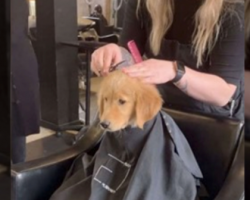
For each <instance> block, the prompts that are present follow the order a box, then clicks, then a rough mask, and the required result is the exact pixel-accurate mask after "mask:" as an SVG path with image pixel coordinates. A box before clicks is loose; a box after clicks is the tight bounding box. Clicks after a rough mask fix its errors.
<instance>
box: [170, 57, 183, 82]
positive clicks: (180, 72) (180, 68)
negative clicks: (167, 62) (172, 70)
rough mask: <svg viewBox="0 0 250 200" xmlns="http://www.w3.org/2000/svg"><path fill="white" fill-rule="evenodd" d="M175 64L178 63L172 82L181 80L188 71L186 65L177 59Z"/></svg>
mask: <svg viewBox="0 0 250 200" xmlns="http://www.w3.org/2000/svg"><path fill="white" fill-rule="evenodd" d="M175 64H176V76H175V77H174V79H173V80H172V81H171V82H172V83H177V82H178V81H180V80H181V78H182V77H183V75H184V74H185V73H186V71H185V65H184V64H183V63H182V62H180V61H176V62H175Z"/></svg>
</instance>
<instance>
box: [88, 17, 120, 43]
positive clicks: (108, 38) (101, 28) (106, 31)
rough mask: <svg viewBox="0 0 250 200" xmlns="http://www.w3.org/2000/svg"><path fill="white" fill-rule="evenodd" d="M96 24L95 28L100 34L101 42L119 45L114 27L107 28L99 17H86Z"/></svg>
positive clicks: (99, 39)
mask: <svg viewBox="0 0 250 200" xmlns="http://www.w3.org/2000/svg"><path fill="white" fill-rule="evenodd" d="M84 18H86V19H90V20H92V21H94V22H95V25H93V28H94V29H95V31H96V33H97V34H98V41H99V42H106V43H118V36H117V35H116V34H115V33H114V26H112V25H111V26H105V25H104V24H102V22H101V20H100V19H99V18H97V17H84Z"/></svg>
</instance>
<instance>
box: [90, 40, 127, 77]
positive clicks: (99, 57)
mask: <svg viewBox="0 0 250 200" xmlns="http://www.w3.org/2000/svg"><path fill="white" fill-rule="evenodd" d="M121 57H122V55H121V51H120V47H119V46H118V45H115V44H108V45H106V46H104V47H101V48H99V49H97V50H96V51H95V52H94V53H93V54H92V59H91V69H92V71H94V72H95V73H96V74H97V75H99V76H100V75H101V76H103V75H106V74H108V73H109V69H110V67H111V65H112V64H113V63H116V62H117V63H118V62H120V61H121ZM119 58H120V60H119Z"/></svg>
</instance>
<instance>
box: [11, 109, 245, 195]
mask: <svg viewBox="0 0 250 200" xmlns="http://www.w3.org/2000/svg"><path fill="white" fill-rule="evenodd" d="M164 110H165V111H166V112H167V113H169V114H170V115H171V116H172V117H173V119H174V120H175V122H176V123H177V124H178V126H179V127H180V129H181V130H182V131H183V133H184V134H185V136H186V138H187V139H188V141H189V143H190V145H191V148H192V149H193V152H194V154H195V156H196V159H197V161H198V163H199V165H200V167H201V170H202V172H203V176H204V180H203V184H204V185H205V187H206V189H207V191H208V192H209V194H210V198H208V199H209V200H243V199H244V155H243V153H244V140H243V138H244V137H243V123H240V122H237V121H234V120H229V119H222V118H215V117H211V116H203V115H199V114H190V113H184V112H180V111H175V110H171V109H164ZM102 136H103V132H102V131H101V130H100V129H99V128H98V119H97V120H96V121H95V122H94V125H93V126H90V128H89V129H88V131H86V133H85V134H84V135H83V137H82V138H81V139H80V140H79V141H78V142H77V143H76V145H75V146H73V147H70V148H69V149H67V150H65V151H63V152H60V153H57V154H54V155H51V156H48V157H46V158H41V159H38V160H34V161H29V162H27V163H22V164H17V165H14V166H13V167H12V173H11V175H12V194H13V196H14V199H12V200H48V199H49V197H50V196H51V195H52V193H53V192H54V191H55V190H56V189H57V188H58V187H59V186H60V184H61V183H62V181H63V177H64V176H65V174H66V172H67V171H68V169H69V167H70V165H71V164H72V161H73V160H74V159H75V158H76V156H77V155H79V154H80V153H81V152H84V151H91V150H92V153H93V151H96V149H97V147H98V146H97V145H98V144H99V142H100V141H101V139H102ZM93 149H94V150H93Z"/></svg>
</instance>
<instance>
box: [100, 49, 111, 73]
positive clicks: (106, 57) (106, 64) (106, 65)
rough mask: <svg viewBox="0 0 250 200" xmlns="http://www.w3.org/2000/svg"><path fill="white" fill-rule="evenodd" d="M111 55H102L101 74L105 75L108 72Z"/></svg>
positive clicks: (109, 53) (108, 53) (106, 53)
mask: <svg viewBox="0 0 250 200" xmlns="http://www.w3.org/2000/svg"><path fill="white" fill-rule="evenodd" d="M112 60H113V55H112V52H110V51H106V52H104V54H103V70H102V72H103V73H104V74H107V73H108V72H109V68H110V66H111V65H112V62H113V61H112Z"/></svg>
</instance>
